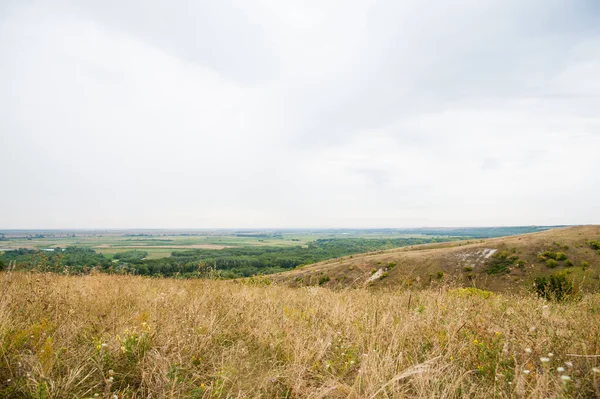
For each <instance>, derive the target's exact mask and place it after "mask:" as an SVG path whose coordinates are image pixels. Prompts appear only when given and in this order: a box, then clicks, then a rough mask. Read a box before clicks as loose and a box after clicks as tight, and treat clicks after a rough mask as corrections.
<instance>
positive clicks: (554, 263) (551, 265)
mask: <svg viewBox="0 0 600 399" xmlns="http://www.w3.org/2000/svg"><path fill="white" fill-rule="evenodd" d="M546 266H548V267H549V268H550V269H554V268H555V267H556V266H558V262H557V261H555V260H554V259H548V260H547V261H546Z"/></svg>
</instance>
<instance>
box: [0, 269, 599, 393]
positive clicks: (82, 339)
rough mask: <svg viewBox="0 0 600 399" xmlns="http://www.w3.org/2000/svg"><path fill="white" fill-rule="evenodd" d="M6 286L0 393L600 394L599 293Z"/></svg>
mask: <svg viewBox="0 0 600 399" xmlns="http://www.w3.org/2000/svg"><path fill="white" fill-rule="evenodd" d="M0 294H1V299H0V342H1V346H0V397H15V398H19V397H28V398H86V397H94V396H96V395H97V396H98V397H106V398H113V397H115V395H116V397H118V398H121V397H126V398H130V397H131V398H147V397H152V398H170V397H195V398H229V397H231V398H243V397H251V398H258V397H261V398H275V397H282V398H284V397H290V398H292V397H298V398H342V397H343V398H346V397H349V398H394V397H450V398H452V397H455V398H458V397H474V398H476V397H534V398H537V397H540V398H541V397H595V396H597V395H599V394H600V390H599V389H600V388H599V384H600V374H599V373H598V367H600V358H598V357H594V356H592V355H598V354H600V296H598V295H597V294H596V295H586V296H584V298H583V299H582V300H581V301H579V302H573V303H567V304H557V303H548V302H546V301H543V300H540V299H537V298H535V297H533V296H530V297H527V296H510V295H494V294H489V295H488V294H487V293H484V292H481V291H477V290H474V289H460V290H458V289H454V290H453V289H450V288H448V287H442V288H439V289H435V290H434V289H430V290H422V291H393V292H392V291H377V292H372V291H367V290H363V289H358V290H345V291H332V290H329V289H326V288H318V287H308V288H301V289H293V288H288V287H283V286H273V285H271V286H265V285H261V284H260V281H259V282H258V283H257V284H249V283H241V282H231V281H229V282H222V281H206V280H204V281H202V280H194V281H177V280H168V279H145V278H141V277H130V276H108V275H93V276H80V277H73V276H57V275H48V274H25V273H12V274H10V273H3V274H0ZM572 354H576V355H584V356H570V355H572ZM541 358H544V359H543V360H548V362H544V361H542V360H540V359H541ZM546 358H547V359H546ZM559 367H562V368H564V371H561V370H562V369H559ZM561 376H562V378H561ZM567 376H568V378H567Z"/></svg>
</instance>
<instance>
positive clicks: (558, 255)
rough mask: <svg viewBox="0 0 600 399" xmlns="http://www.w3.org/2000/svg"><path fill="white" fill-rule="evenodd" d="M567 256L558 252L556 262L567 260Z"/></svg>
mask: <svg viewBox="0 0 600 399" xmlns="http://www.w3.org/2000/svg"><path fill="white" fill-rule="evenodd" d="M566 259H567V255H566V254H565V253H564V252H558V253H557V254H556V260H566Z"/></svg>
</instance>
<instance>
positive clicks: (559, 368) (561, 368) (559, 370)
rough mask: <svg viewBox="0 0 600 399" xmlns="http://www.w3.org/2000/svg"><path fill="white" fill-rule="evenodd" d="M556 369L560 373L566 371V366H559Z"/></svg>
mask: <svg viewBox="0 0 600 399" xmlns="http://www.w3.org/2000/svg"><path fill="white" fill-rule="evenodd" d="M556 371H558V372H559V373H562V372H564V371H565V368H564V367H557V368H556Z"/></svg>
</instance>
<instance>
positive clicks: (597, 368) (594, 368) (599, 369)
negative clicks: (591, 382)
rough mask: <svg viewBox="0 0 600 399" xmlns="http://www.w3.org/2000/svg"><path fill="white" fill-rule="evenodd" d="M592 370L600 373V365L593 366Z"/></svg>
mask: <svg viewBox="0 0 600 399" xmlns="http://www.w3.org/2000/svg"><path fill="white" fill-rule="evenodd" d="M592 371H593V372H594V373H600V367H593V368H592Z"/></svg>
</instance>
